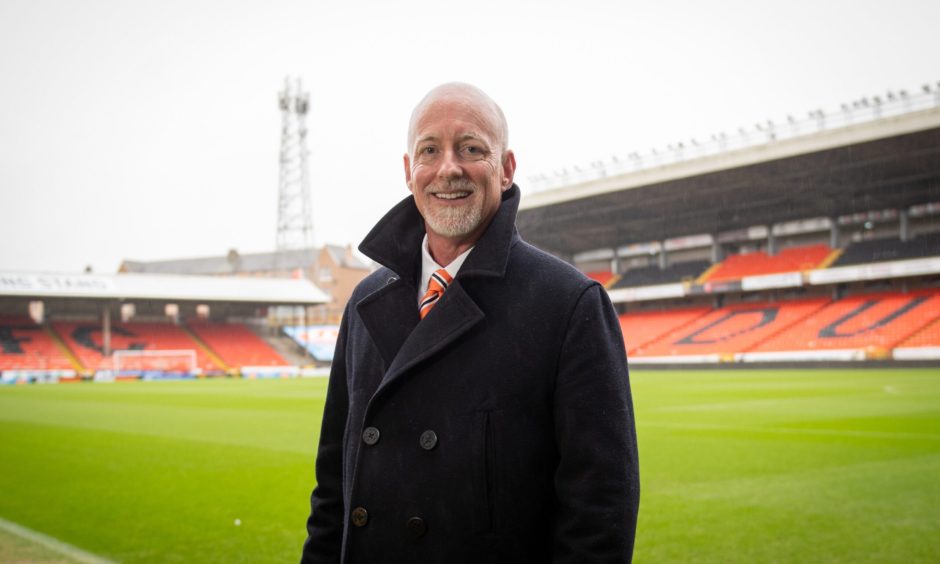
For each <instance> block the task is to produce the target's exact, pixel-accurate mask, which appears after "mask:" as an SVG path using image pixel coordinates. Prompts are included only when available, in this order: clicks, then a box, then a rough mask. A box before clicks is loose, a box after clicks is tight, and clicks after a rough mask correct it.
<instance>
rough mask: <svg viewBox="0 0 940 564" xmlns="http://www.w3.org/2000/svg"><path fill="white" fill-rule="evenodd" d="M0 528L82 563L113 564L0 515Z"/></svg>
mask: <svg viewBox="0 0 940 564" xmlns="http://www.w3.org/2000/svg"><path fill="white" fill-rule="evenodd" d="M0 529H3V530H4V531H6V532H8V533H10V534H13V535H16V536H18V537H20V538H24V539H26V540H28V541H32V542H34V543H36V544H40V545H42V546H44V547H46V548H48V549H49V550H52V551H55V552H58V553H59V554H62V555H64V556H68V557H69V558H72V559H73V560H77V561H78V562H82V563H84V564H115V562H114V561H113V560H108V559H107V558H102V557H100V556H98V555H96V554H92V553H90V552H85V551H84V550H82V549H80V548H78V547H74V546H72V545H70V544H68V543H64V542H62V541H60V540H58V539H55V538H52V537H50V536H49V535H44V534H42V533H40V532H37V531H34V530H32V529H27V528H26V527H24V526H22V525H17V524H16V523H13V522H12V521H7V520H6V519H4V518H2V517H0Z"/></svg>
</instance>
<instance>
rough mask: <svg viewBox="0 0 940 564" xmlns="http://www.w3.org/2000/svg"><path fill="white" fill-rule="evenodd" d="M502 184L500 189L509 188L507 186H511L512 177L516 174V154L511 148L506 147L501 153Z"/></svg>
mask: <svg viewBox="0 0 940 564" xmlns="http://www.w3.org/2000/svg"><path fill="white" fill-rule="evenodd" d="M502 164H503V185H502V189H503V191H504V192H505V191H506V190H509V187H510V186H512V178H513V176H514V175H515V174H516V155H515V154H514V153H513V152H512V149H507V150H506V152H505V153H503V163H502Z"/></svg>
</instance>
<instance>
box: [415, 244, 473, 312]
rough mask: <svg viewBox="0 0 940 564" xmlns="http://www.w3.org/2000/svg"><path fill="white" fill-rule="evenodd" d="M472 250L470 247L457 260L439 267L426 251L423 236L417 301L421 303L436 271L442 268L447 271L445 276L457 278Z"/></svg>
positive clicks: (426, 247)
mask: <svg viewBox="0 0 940 564" xmlns="http://www.w3.org/2000/svg"><path fill="white" fill-rule="evenodd" d="M472 250H473V247H470V248H469V249H467V250H466V251H464V252H462V253H460V254H459V255H457V258H455V259H454V260H452V261H451V262H450V264H448V265H446V266H441V265H439V264H437V261H435V260H434V258H433V257H432V256H431V252H430V251H429V250H428V235H427V233H425V234H424V239H422V240H421V279H420V280H419V282H420V284H418V301H419V302H420V301H421V298H422V297H424V293H425V292H427V291H428V282H430V281H431V275H432V274H434V273H435V272H436V271H437V270H439V269H441V268H443V269H444V270H446V271H447V274H450V277H451V278H455V277H456V276H457V272H459V271H460V267H461V266H463V261H465V260H467V255H469V254H470V251H472Z"/></svg>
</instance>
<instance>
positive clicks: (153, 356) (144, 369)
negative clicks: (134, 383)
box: [111, 349, 199, 376]
mask: <svg viewBox="0 0 940 564" xmlns="http://www.w3.org/2000/svg"><path fill="white" fill-rule="evenodd" d="M111 356H112V359H113V360H114V372H115V374H116V375H118V376H122V375H137V374H143V373H148V372H155V373H160V374H180V375H182V374H192V375H195V374H198V373H199V365H198V364H197V362H196V351H195V350H192V349H181V350H119V351H114V353H113V354H112V355H111Z"/></svg>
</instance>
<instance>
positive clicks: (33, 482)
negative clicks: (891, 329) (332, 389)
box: [0, 369, 940, 563]
mask: <svg viewBox="0 0 940 564" xmlns="http://www.w3.org/2000/svg"><path fill="white" fill-rule="evenodd" d="M632 381H633V393H634V402H635V404H636V410H637V428H638V435H639V440H640V457H641V461H642V468H641V474H642V488H643V490H642V502H641V509H640V523H639V529H638V532H637V535H638V536H637V546H636V557H635V561H636V562H657V563H658V562H930V561H934V560H935V559H936V557H937V555H938V554H940V370H936V369H931V370H794V371H783V370H780V371H770V370H766V371H744V370H738V371H717V370H716V371H684V372H658V371H647V372H641V371H634V373H633V375H632ZM325 385H326V381H325V380H324V379H313V380H274V381H242V380H211V381H197V382H163V383H130V384H111V385H107V384H82V385H58V386H17V387H0V475H2V476H3V478H4V480H3V486H2V490H0V492H2V493H0V517H3V518H4V519H7V520H9V521H13V522H16V523H19V524H21V525H23V526H25V527H28V528H30V529H33V530H35V531H39V532H42V533H45V534H47V535H50V536H53V537H55V538H58V539H60V540H62V541H63V542H67V543H69V544H72V545H75V546H77V547H79V548H81V549H83V550H87V551H90V552H94V553H96V554H99V555H102V556H104V557H107V558H111V559H114V560H118V561H122V562H223V561H224V562H236V561H241V562H294V561H296V560H297V558H298V557H299V551H300V545H301V543H302V541H303V538H304V534H305V533H304V529H303V523H304V519H305V517H306V513H307V497H308V495H309V491H310V488H311V487H312V485H313V464H314V455H315V445H316V441H317V434H318V430H319V422H320V416H321V410H322V408H323V399H324V394H325ZM235 519H240V520H241V525H240V526H235V524H234V521H235ZM11 543H12V544H13V545H14V546H12V548H10V547H11ZM4 546H7V548H8V550H16V551H20V552H22V551H23V550H27V548H28V547H27V548H23V547H20V546H16V543H14V542H13V541H11V540H10V539H9V538H8V537H4V536H2V535H0V555H2V554H4V552H3V550H4V548H3V547H4ZM16 554H19V552H16ZM27 560H28V559H27ZM35 561H37V562H38V561H45V560H41V559H38V557H37V560H35Z"/></svg>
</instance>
